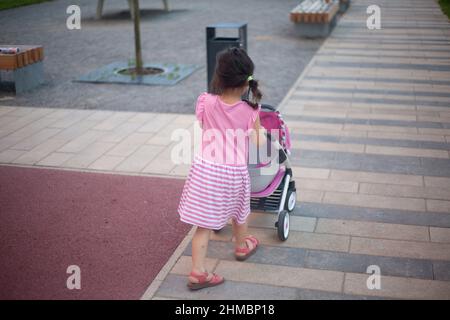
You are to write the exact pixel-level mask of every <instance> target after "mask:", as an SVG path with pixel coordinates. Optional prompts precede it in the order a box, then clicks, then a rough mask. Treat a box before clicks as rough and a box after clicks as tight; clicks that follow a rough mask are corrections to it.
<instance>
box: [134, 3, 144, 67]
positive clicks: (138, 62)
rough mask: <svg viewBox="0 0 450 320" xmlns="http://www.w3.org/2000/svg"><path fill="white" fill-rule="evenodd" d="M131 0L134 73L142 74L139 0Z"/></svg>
mask: <svg viewBox="0 0 450 320" xmlns="http://www.w3.org/2000/svg"><path fill="white" fill-rule="evenodd" d="M132 1H133V16H134V47H135V51H136V73H137V74H143V71H144V69H143V63H142V51H141V31H140V24H141V16H140V12H139V0H132Z"/></svg>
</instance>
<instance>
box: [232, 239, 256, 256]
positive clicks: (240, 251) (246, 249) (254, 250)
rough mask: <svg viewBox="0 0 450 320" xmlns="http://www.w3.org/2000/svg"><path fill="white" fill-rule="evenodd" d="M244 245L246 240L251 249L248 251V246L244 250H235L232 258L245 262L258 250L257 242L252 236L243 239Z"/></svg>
mask: <svg viewBox="0 0 450 320" xmlns="http://www.w3.org/2000/svg"><path fill="white" fill-rule="evenodd" d="M244 240H245V243H246V244H247V240H249V241H250V242H251V243H252V244H253V248H252V249H250V248H249V247H248V245H247V246H246V247H245V248H236V250H235V251H234V256H235V257H236V260H239V261H244V260H247V259H248V258H249V257H250V256H251V255H252V254H254V253H255V252H256V249H258V245H259V241H258V239H256V238H255V237H254V236H247V237H245V238H244ZM237 253H244V254H243V255H237Z"/></svg>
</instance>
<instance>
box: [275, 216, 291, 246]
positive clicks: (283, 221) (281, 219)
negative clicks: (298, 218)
mask: <svg viewBox="0 0 450 320" xmlns="http://www.w3.org/2000/svg"><path fill="white" fill-rule="evenodd" d="M276 226H277V229H278V238H280V240H281V241H286V239H287V238H288V237H289V212H287V211H281V212H280V215H279V216H278V221H277V223H276Z"/></svg>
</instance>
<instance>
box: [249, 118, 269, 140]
mask: <svg viewBox="0 0 450 320" xmlns="http://www.w3.org/2000/svg"><path fill="white" fill-rule="evenodd" d="M253 129H254V130H253V131H252V134H251V140H252V142H253V143H255V144H256V145H257V146H260V145H264V144H265V143H266V135H265V132H266V129H265V128H264V127H263V126H261V122H260V121H259V116H258V117H257V118H256V121H255V124H254V126H253Z"/></svg>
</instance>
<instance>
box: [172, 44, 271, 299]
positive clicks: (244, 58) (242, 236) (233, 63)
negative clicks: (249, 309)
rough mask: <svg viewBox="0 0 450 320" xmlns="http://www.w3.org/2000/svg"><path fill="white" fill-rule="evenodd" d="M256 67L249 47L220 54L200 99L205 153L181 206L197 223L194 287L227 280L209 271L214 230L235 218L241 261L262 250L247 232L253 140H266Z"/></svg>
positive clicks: (184, 215)
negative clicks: (248, 97)
mask: <svg viewBox="0 0 450 320" xmlns="http://www.w3.org/2000/svg"><path fill="white" fill-rule="evenodd" d="M253 71H254V64H253V62H252V60H251V59H250V57H249V56H248V55H247V53H246V52H245V50H243V49H238V48H232V49H228V50H225V51H223V52H221V53H219V55H218V57H217V65H216V69H215V74H214V77H213V80H212V82H211V90H210V91H211V93H203V94H201V95H200V96H199V97H198V100H197V106H196V116H197V120H198V121H199V122H200V124H201V126H202V145H201V148H200V150H201V154H200V155H196V156H195V159H194V162H193V164H192V166H191V169H190V172H189V175H188V178H187V181H186V183H185V186H184V189H183V193H182V195H181V200H180V205H179V208H178V212H179V214H180V219H181V221H183V222H186V223H189V224H192V225H195V226H197V230H196V232H195V234H194V238H193V239H192V270H191V273H190V275H189V282H188V287H189V288H190V289H192V290H196V289H202V288H206V287H212V286H216V285H219V284H221V283H223V282H224V278H223V277H221V276H220V275H217V274H214V273H209V272H208V271H207V270H206V269H205V259H206V252H207V249H208V242H209V237H210V233H211V230H220V229H222V228H223V227H224V226H225V225H226V224H227V222H228V221H229V220H230V219H232V225H233V234H234V237H235V239H236V247H235V257H236V259H237V260H240V261H243V260H245V259H247V258H248V257H249V256H250V255H252V254H253V253H254V252H255V250H256V249H257V248H258V244H259V243H258V240H257V239H256V238H255V237H253V236H250V235H247V217H248V215H249V214H250V177H249V174H248V170H247V159H248V147H249V145H248V141H249V138H251V141H253V143H256V144H258V143H259V141H263V140H262V139H263V138H260V135H261V137H262V135H263V130H262V129H261V127H260V123H259V116H258V114H259V109H260V107H259V104H258V102H259V101H260V99H261V97H262V94H261V92H260V91H259V89H258V82H257V81H256V80H254V79H253V76H252V75H253ZM247 90H248V91H251V93H252V95H251V96H252V100H251V101H249V100H245V101H242V100H241V97H242V95H244V93H246V92H247ZM260 129H261V130H260ZM242 132H245V134H246V136H245V137H244V139H243V140H242V139H239V133H242ZM236 137H238V138H237V140H238V141H237V143H236Z"/></svg>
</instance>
